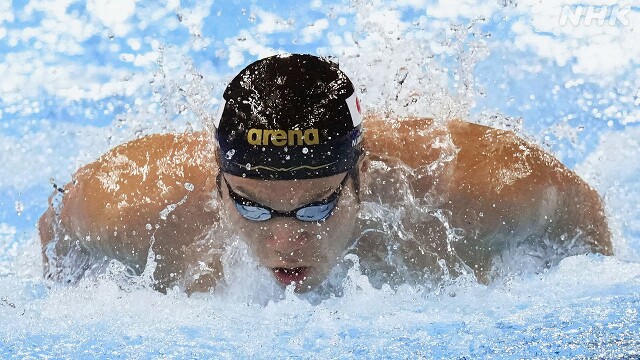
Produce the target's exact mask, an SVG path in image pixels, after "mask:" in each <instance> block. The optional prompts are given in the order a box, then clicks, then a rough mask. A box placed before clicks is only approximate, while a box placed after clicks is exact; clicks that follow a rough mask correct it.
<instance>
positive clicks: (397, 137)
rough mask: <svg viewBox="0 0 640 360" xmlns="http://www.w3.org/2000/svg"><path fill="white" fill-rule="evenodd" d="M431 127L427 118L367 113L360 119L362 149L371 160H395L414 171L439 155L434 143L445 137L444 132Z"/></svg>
mask: <svg viewBox="0 0 640 360" xmlns="http://www.w3.org/2000/svg"><path fill="white" fill-rule="evenodd" d="M434 125H435V124H434V121H433V119H429V118H417V117H408V118H387V117H384V116H382V115H378V114H369V115H367V116H365V119H364V129H365V132H364V141H363V146H364V148H365V150H366V152H367V154H369V155H370V156H371V157H374V158H380V159H383V160H384V159H388V160H391V159H397V160H400V161H401V162H402V163H404V164H406V165H408V166H409V167H411V168H418V167H420V166H424V165H427V164H430V163H432V162H433V161H435V160H437V159H438V158H439V156H440V154H441V151H440V149H438V148H437V146H434V144H436V143H438V142H439V139H440V138H441V137H442V136H443V135H446V129H444V128H441V127H438V126H434Z"/></svg>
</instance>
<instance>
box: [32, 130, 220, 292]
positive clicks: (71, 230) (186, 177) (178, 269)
mask: <svg viewBox="0 0 640 360" xmlns="http://www.w3.org/2000/svg"><path fill="white" fill-rule="evenodd" d="M213 153H214V152H213V151H212V150H211V148H210V144H209V142H208V141H207V136H206V134H205V133H191V134H181V135H170V134H168V135H151V136H147V137H144V138H141V139H138V140H134V141H131V142H129V143H126V144H123V145H120V146H118V147H116V148H114V149H112V150H111V151H109V152H108V153H107V154H105V155H104V156H102V157H101V158H100V159H98V160H97V161H95V162H93V163H91V164H88V165H86V166H84V167H82V168H81V169H80V170H78V172H77V173H76V174H75V175H74V177H73V181H72V182H71V183H70V184H68V185H67V186H65V188H64V194H62V200H61V206H59V207H57V208H56V207H54V206H53V204H50V206H49V209H48V210H47V211H46V212H45V214H44V215H43V216H42V218H41V219H40V221H39V231H40V236H41V242H42V247H43V259H44V262H45V275H50V277H52V278H53V279H54V280H61V279H59V278H57V276H55V274H61V272H60V271H59V269H56V267H60V266H74V264H71V263H70V262H69V261H66V262H65V261H63V260H64V259H65V258H68V257H69V256H70V255H71V256H76V255H77V254H81V255H83V256H81V257H84V258H86V257H89V258H90V259H97V258H107V259H115V260H118V261H120V262H122V263H123V264H124V265H126V266H128V267H129V268H130V269H132V270H133V271H134V272H135V273H138V274H139V273H141V272H142V271H143V270H144V268H145V265H146V264H147V256H148V254H149V248H150V246H151V244H152V243H153V247H152V250H153V252H154V254H155V256H156V263H157V265H158V266H157V267H156V270H155V272H154V278H155V280H156V281H157V282H158V284H157V287H158V288H159V289H160V290H164V288H165V286H167V285H169V284H171V283H174V282H175V281H177V280H179V279H180V278H181V277H182V275H183V274H184V273H185V272H186V271H187V270H186V268H187V267H189V264H190V262H197V260H196V259H195V257H197V255H198V254H197V252H196V251H195V250H194V247H198V246H201V247H206V246H207V244H204V243H203V241H205V240H204V237H205V235H206V233H207V232H208V230H210V229H211V228H212V227H214V226H216V225H217V224H218V222H219V215H218V211H219V209H218V208H217V205H216V204H217V203H216V201H215V200H216V199H215V197H216V194H217V193H216V191H215V175H216V171H217V168H216V165H215V164H216V161H215V158H214V157H213V155H212V154H213ZM54 195H55V194H54ZM58 196H59V195H58ZM50 201H51V200H50ZM208 245H211V244H208ZM213 246H214V247H215V244H214V245H213ZM73 251H75V252H76V253H75V254H74V253H73ZM192 258H194V259H192ZM209 262H210V264H207V267H208V268H209V269H212V272H213V273H215V274H219V273H220V271H219V270H220V269H216V267H217V266H218V265H219V264H217V261H216V260H215V259H209ZM76 266H85V267H86V266H87V264H76ZM52 267H53V268H52ZM56 270H57V272H56ZM52 274H54V275H52ZM204 279H206V277H202V280H201V282H202V281H204ZM209 281H210V282H211V281H213V280H212V279H209ZM198 286H203V285H202V284H201V285H198Z"/></svg>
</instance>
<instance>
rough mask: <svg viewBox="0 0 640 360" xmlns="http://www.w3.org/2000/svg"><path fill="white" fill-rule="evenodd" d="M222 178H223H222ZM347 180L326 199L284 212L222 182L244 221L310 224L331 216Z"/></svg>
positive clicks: (347, 176) (225, 180)
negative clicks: (282, 219)
mask: <svg viewBox="0 0 640 360" xmlns="http://www.w3.org/2000/svg"><path fill="white" fill-rule="evenodd" d="M222 178H224V176H222ZM348 178H349V175H348V174H347V175H346V176H345V177H344V179H343V180H342V182H340V185H339V186H338V188H337V189H336V191H334V192H333V193H332V194H331V195H329V196H328V197H327V198H325V199H323V200H320V201H315V202H312V203H310V204H307V205H304V206H301V207H299V208H297V209H295V210H291V211H286V212H283V211H277V210H273V209H272V208H270V207H267V206H264V205H262V204H259V203H257V202H255V201H253V200H249V199H247V198H245V197H244V196H242V195H240V194H238V193H236V192H235V191H233V189H231V186H230V185H229V183H228V182H227V179H224V182H225V184H227V189H228V190H229V195H230V196H231V199H232V200H233V202H234V203H235V205H236V209H237V210H238V212H239V213H240V215H242V217H244V218H245V219H248V220H251V221H266V220H269V219H271V218H273V217H295V218H296V219H298V220H301V221H310V222H311V221H323V220H326V219H327V218H328V217H329V216H331V214H333V210H334V209H335V207H336V205H337V204H338V200H339V198H340V193H341V192H342V188H343V187H344V185H345V184H346V182H347V179H348Z"/></svg>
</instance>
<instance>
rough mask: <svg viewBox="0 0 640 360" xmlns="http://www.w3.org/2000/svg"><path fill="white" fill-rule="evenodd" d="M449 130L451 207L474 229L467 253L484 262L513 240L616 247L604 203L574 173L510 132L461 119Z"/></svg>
mask: <svg viewBox="0 0 640 360" xmlns="http://www.w3.org/2000/svg"><path fill="white" fill-rule="evenodd" d="M450 128H451V131H452V136H453V139H454V142H455V143H456V145H457V146H458V147H459V152H458V154H457V156H456V164H455V172H454V176H453V178H452V181H451V187H450V188H451V194H450V204H449V206H450V207H451V210H452V213H453V214H454V215H453V216H454V218H455V222H456V223H457V225H456V226H460V227H463V228H464V227H468V228H470V229H472V230H473V231H472V232H471V233H474V234H476V235H475V237H476V240H475V241H473V246H472V247H473V248H474V250H473V251H469V253H470V254H473V253H475V254H476V256H480V257H482V258H483V261H482V262H484V263H485V264H484V266H486V267H488V266H489V264H488V262H490V261H491V260H490V259H491V257H492V256H495V255H496V254H498V253H500V252H501V251H502V250H504V248H505V247H507V246H508V245H511V244H513V242H514V241H523V242H524V241H526V242H532V241H533V242H540V243H542V242H545V241H551V242H555V243H557V244H558V247H559V248H561V247H567V246H574V242H575V241H576V240H577V242H578V243H576V244H575V247H576V248H577V247H578V246H579V245H580V244H579V243H580V242H583V244H584V245H586V246H587V247H588V250H589V251H591V252H597V253H603V254H606V255H609V254H611V253H612V247H611V240H610V234H609V230H608V227H607V221H606V217H605V215H604V210H603V205H602V202H601V200H600V198H599V196H598V194H597V193H596V192H595V191H594V190H593V189H592V188H590V187H589V186H588V185H587V184H586V183H585V182H584V181H583V180H582V179H580V178H579V177H578V176H577V175H576V174H575V173H573V172H572V171H571V170H569V169H567V168H566V167H565V166H564V165H562V164H561V163H560V162H559V161H558V160H556V159H555V158H553V157H552V156H551V155H549V154H547V153H545V152H544V151H542V150H541V149H539V148H537V147H535V146H533V145H531V144H528V143H527V142H526V141H524V140H523V139H521V138H519V137H517V136H516V135H515V134H513V133H512V132H509V131H501V130H496V129H491V128H487V127H484V126H479V125H475V124H469V123H463V122H452V124H451V126H450ZM481 254H484V256H482V255H481ZM486 270H488V269H486Z"/></svg>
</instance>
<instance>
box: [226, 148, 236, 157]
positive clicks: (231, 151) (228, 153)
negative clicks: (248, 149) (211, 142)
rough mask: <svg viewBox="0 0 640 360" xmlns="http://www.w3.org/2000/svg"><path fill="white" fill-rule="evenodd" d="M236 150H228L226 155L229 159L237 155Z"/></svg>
mask: <svg viewBox="0 0 640 360" xmlns="http://www.w3.org/2000/svg"><path fill="white" fill-rule="evenodd" d="M235 153H236V150H235V149H231V150H229V151H227V154H226V155H225V157H226V158H227V160H231V158H232V157H233V155H235Z"/></svg>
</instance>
